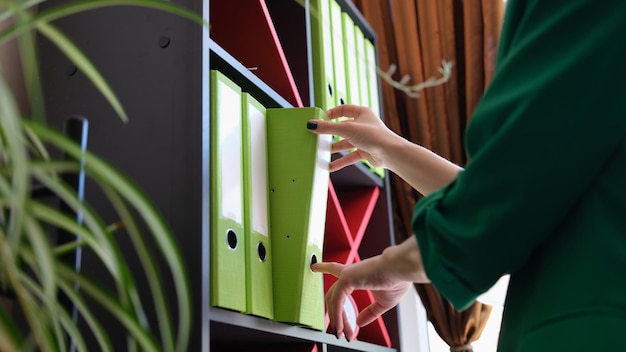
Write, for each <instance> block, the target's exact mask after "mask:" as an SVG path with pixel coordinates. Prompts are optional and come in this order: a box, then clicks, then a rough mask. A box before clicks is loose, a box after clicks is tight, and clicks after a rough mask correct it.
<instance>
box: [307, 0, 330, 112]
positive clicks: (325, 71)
mask: <svg viewBox="0 0 626 352" xmlns="http://www.w3.org/2000/svg"><path fill="white" fill-rule="evenodd" d="M310 13H311V47H312V50H311V53H312V58H313V94H314V101H315V104H314V105H315V106H317V107H319V108H322V109H323V110H324V111H326V110H328V109H330V108H332V107H334V106H335V77H334V75H335V71H334V68H333V66H334V58H333V47H332V43H333V38H332V26H331V22H330V2H329V0H311V12H310Z"/></svg>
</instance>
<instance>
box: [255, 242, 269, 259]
mask: <svg viewBox="0 0 626 352" xmlns="http://www.w3.org/2000/svg"><path fill="white" fill-rule="evenodd" d="M256 251H257V254H258V255H259V260H260V261H261V263H265V260H266V259H267V249H266V248H265V245H264V244H263V242H259V243H258V244H257V245H256Z"/></svg>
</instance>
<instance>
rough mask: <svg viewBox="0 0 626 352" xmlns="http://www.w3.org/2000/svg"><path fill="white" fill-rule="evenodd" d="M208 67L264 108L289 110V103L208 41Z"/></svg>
mask: <svg viewBox="0 0 626 352" xmlns="http://www.w3.org/2000/svg"><path fill="white" fill-rule="evenodd" d="M209 52H210V65H211V69H212V70H218V71H220V72H222V73H223V74H225V75H226V76H228V77H229V78H230V79H231V80H232V81H233V82H235V83H236V84H237V85H239V86H240V87H241V88H242V90H243V91H245V92H248V93H250V94H252V96H254V98H255V99H256V100H258V101H259V102H260V103H261V104H262V105H263V106H265V107H266V108H290V107H293V105H292V104H291V103H289V102H288V101H287V100H285V99H284V98H283V97H282V96H281V95H280V94H278V93H277V92H276V91H275V90H274V89H272V88H271V87H270V86H268V85H267V84H266V83H265V82H263V81H262V80H261V79H260V78H259V77H257V76H256V75H255V74H254V73H252V72H251V71H250V70H249V69H248V68H247V67H245V66H244V65H243V64H242V63H241V62H239V61H237V59H235V58H234V57H233V56H232V55H230V54H229V53H228V52H227V51H226V50H224V48H222V47H221V46H220V45H219V44H217V43H216V42H215V41H213V40H212V39H209Z"/></svg>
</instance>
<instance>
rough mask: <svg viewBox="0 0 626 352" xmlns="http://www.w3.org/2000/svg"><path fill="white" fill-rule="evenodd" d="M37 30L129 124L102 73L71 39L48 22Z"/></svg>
mask: <svg viewBox="0 0 626 352" xmlns="http://www.w3.org/2000/svg"><path fill="white" fill-rule="evenodd" d="M37 29H38V30H39V32H41V34H43V35H44V36H46V37H47V38H48V39H50V41H52V42H53V43H54V44H55V45H56V46H57V47H58V48H59V50H61V51H62V52H63V53H64V54H65V56H67V58H68V59H69V60H70V61H72V62H73V63H74V64H75V65H76V67H78V69H79V70H81V72H82V73H83V74H84V75H85V76H87V78H89V80H90V81H91V83H93V85H94V86H95V87H96V88H97V89H98V90H99V91H100V94H102V95H103V96H104V98H105V99H106V100H107V101H108V102H109V104H110V105H111V107H113V110H115V113H117V114H118V115H119V116H120V118H121V119H122V121H124V122H128V116H127V115H126V111H124V108H123V107H122V104H121V103H120V101H119V99H118V98H117V96H116V95H115V93H113V90H112V89H111V87H110V86H109V84H108V83H107V81H106V80H105V79H104V77H103V76H102V74H100V71H98V69H97V68H96V66H94V64H93V63H92V62H91V60H89V58H88V57H87V56H86V55H85V54H84V53H83V52H82V50H80V48H79V47H78V46H76V44H74V42H72V40H70V38H68V37H67V36H66V35H65V34H63V32H61V31H59V30H58V29H57V28H56V27H55V26H53V25H51V24H49V23H46V22H37Z"/></svg>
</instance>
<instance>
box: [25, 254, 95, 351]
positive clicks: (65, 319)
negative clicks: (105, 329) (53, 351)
mask: <svg viewBox="0 0 626 352" xmlns="http://www.w3.org/2000/svg"><path fill="white" fill-rule="evenodd" d="M30 264H31V265H37V263H30ZM21 281H22V282H23V283H24V286H25V287H27V288H28V289H29V290H30V291H31V292H33V293H34V294H35V296H37V297H39V299H41V300H44V301H45V300H46V294H45V293H44V292H43V291H42V290H41V287H40V286H39V285H38V284H37V283H36V282H35V281H34V280H32V279H31V278H30V277H29V276H28V275H22V277H21ZM59 284H65V283H64V282H63V281H60V280H59ZM45 307H46V308H47V309H45V310H43V311H42V314H45V313H43V312H49V314H50V316H49V317H48V318H47V320H50V321H55V320H58V321H59V322H60V324H61V325H62V326H63V332H67V334H68V336H69V338H70V341H71V342H72V343H73V344H74V345H75V346H76V348H77V350H78V351H87V346H86V345H85V340H84V339H83V336H82V334H81V333H80V331H79V330H78V327H77V326H76V324H75V323H74V321H73V320H72V317H70V316H69V314H68V312H67V311H66V310H65V307H63V306H62V305H61V304H60V303H59V302H57V301H56V300H53V301H52V302H47V303H46V305H45ZM57 338H58V339H59V341H60V342H61V343H60V346H59V350H60V351H67V350H68V348H67V347H65V336H64V335H63V333H61V334H59V336H58V337H57Z"/></svg>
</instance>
